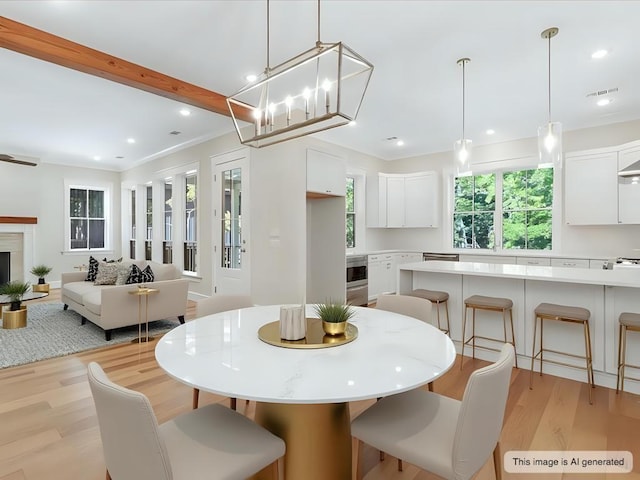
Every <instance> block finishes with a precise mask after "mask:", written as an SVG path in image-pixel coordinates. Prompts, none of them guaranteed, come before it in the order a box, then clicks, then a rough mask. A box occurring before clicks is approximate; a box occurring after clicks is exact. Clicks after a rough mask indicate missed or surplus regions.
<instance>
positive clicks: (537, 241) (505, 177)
mask: <svg viewBox="0 0 640 480" xmlns="http://www.w3.org/2000/svg"><path fill="white" fill-rule="evenodd" d="M452 220H453V222H452V223H453V232H452V238H453V247H454V248H477V249H494V250H495V249H496V248H498V247H500V248H502V249H503V250H514V249H523V250H551V248H552V240H553V235H552V232H553V228H552V227H553V222H552V220H553V169H552V168H539V169H522V170H512V171H504V172H495V173H487V174H483V175H474V176H469V177H458V178H455V179H454V201H453V219H452Z"/></svg>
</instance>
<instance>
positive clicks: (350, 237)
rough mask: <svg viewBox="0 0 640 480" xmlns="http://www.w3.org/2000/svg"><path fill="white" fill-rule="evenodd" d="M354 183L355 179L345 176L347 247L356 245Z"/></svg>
mask: <svg viewBox="0 0 640 480" xmlns="http://www.w3.org/2000/svg"><path fill="white" fill-rule="evenodd" d="M354 184H355V179H354V178H353V177H347V193H346V196H345V206H346V214H347V218H346V220H347V221H346V230H347V248H354V247H355V246H356V213H355V205H354V191H355V189H354Z"/></svg>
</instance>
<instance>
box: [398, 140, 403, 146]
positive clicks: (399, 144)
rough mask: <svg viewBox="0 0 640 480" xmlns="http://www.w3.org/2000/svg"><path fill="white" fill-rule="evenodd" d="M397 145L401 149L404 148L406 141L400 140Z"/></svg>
mask: <svg viewBox="0 0 640 480" xmlns="http://www.w3.org/2000/svg"><path fill="white" fill-rule="evenodd" d="M396 145H398V146H399V147H401V146H403V145H404V141H402V140H398V141H397V142H396Z"/></svg>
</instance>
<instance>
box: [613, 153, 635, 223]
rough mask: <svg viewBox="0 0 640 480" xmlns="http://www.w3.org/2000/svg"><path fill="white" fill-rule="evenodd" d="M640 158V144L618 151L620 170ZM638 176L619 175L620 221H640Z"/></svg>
mask: <svg viewBox="0 0 640 480" xmlns="http://www.w3.org/2000/svg"><path fill="white" fill-rule="evenodd" d="M638 160H640V145H638V146H635V147H631V148H625V149H623V150H620V152H619V153H618V170H622V169H623V168H626V167H628V166H629V165H631V164H632V163H635V162H637V161H638ZM638 180H639V179H638V178H635V179H634V178H623V177H618V220H619V221H620V223H640V183H639V181H638Z"/></svg>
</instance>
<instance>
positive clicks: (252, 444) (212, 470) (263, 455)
mask: <svg viewBox="0 0 640 480" xmlns="http://www.w3.org/2000/svg"><path fill="white" fill-rule="evenodd" d="M87 370H88V377H89V386H90V388H91V393H92V394H93V400H94V402H95V406H96V412H97V415H98V425H99V427H100V437H101V439H102V448H103V451H104V459H105V463H106V467H107V474H106V478H107V480H111V479H114V480H126V479H136V480H187V479H188V480H198V479H200V480H205V479H207V480H211V479H214V478H215V479H227V480H231V479H239V478H247V477H249V476H251V475H253V474H255V473H257V472H259V471H261V470H262V469H263V468H265V467H268V466H269V465H271V475H272V478H274V479H275V478H281V476H282V475H283V473H282V472H283V468H282V465H281V464H282V463H283V462H282V460H281V459H282V457H283V455H284V452H285V444H284V442H283V441H282V440H281V439H280V438H278V437H276V436H275V435H273V434H271V433H270V432H268V431H267V430H265V429H264V428H262V427H260V426H259V425H258V424H256V423H254V422H253V421H251V420H250V419H248V418H247V417H245V416H244V415H241V414H239V413H237V412H234V411H233V410H230V409H228V408H227V407H224V406H222V405H219V404H212V405H207V406H206V407H202V408H198V409H197V410H192V411H190V412H188V413H184V414H182V415H178V416H177V417H175V418H174V419H172V420H169V421H168V422H165V423H163V424H161V425H158V422H157V419H156V416H155V414H154V412H153V408H152V407H151V404H150V402H149V399H148V398H147V397H146V396H145V395H143V394H142V393H140V392H136V391H134V390H129V389H127V388H124V387H122V386H120V385H117V384H115V383H113V382H112V381H111V380H109V378H108V377H107V375H106V374H105V373H104V371H103V370H102V368H101V367H100V365H98V364H97V363H95V362H91V363H90V364H89V366H88V369H87Z"/></svg>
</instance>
